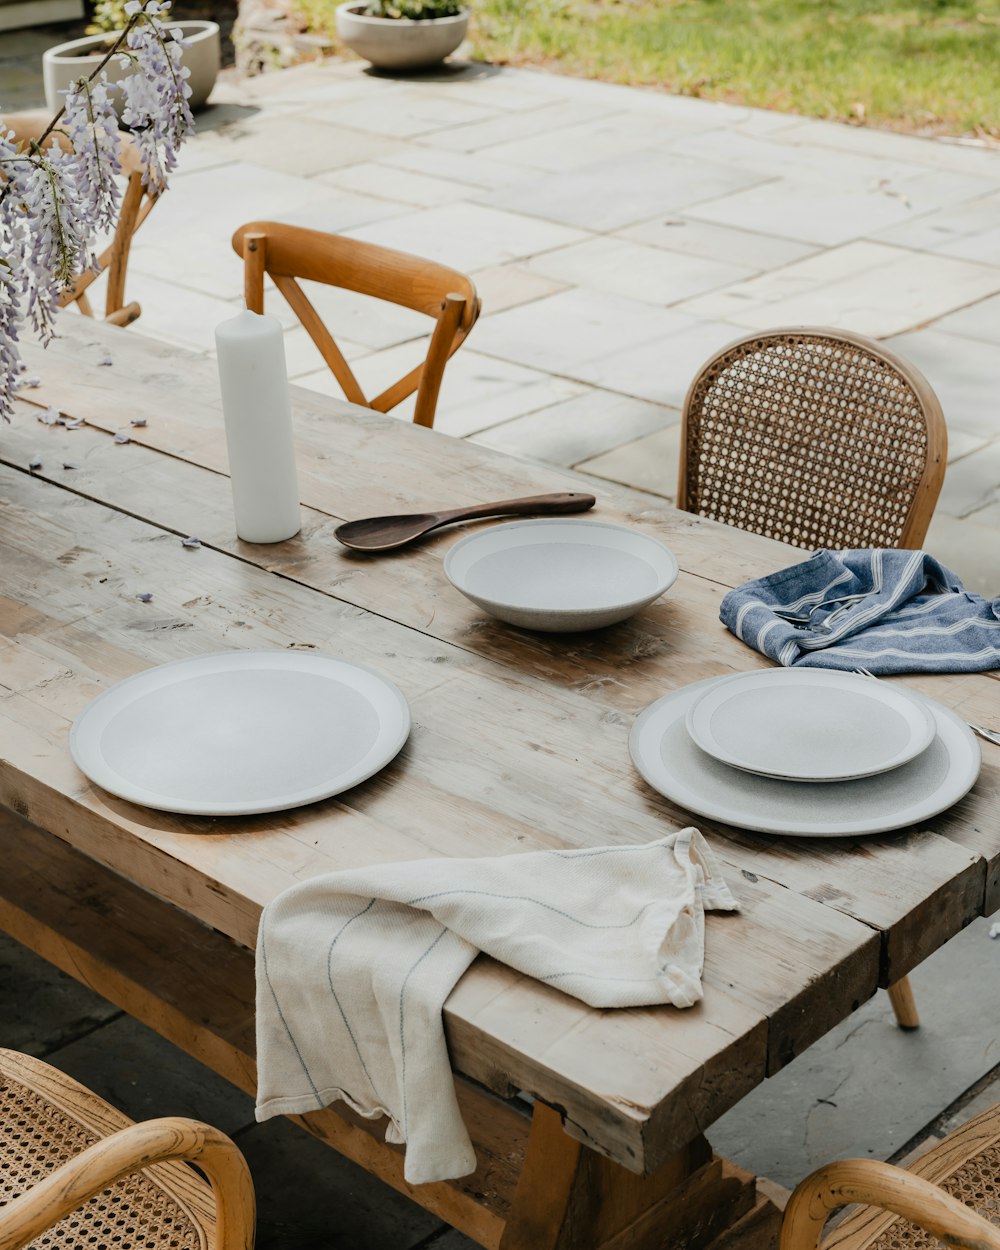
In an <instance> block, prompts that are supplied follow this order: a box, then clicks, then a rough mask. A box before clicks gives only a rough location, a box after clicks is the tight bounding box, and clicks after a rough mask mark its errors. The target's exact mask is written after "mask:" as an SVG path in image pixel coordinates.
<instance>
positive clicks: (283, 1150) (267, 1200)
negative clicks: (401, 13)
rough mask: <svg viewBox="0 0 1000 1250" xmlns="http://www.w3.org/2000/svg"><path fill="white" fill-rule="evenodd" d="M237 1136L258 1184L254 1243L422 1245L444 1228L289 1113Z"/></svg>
mask: <svg viewBox="0 0 1000 1250" xmlns="http://www.w3.org/2000/svg"><path fill="white" fill-rule="evenodd" d="M236 1144H237V1145H238V1146H239V1148H240V1149H241V1150H242V1151H243V1153H244V1155H245V1156H246V1160H247V1163H248V1164H249V1165H250V1171H251V1174H252V1175H253V1178H254V1183H255V1187H256V1190H257V1218H258V1240H257V1245H258V1247H259V1248H260V1250H416V1248H417V1247H420V1248H421V1250H423V1247H424V1246H426V1245H428V1243H430V1244H433V1241H432V1238H433V1237H434V1234H435V1233H437V1232H441V1233H442V1235H443V1233H444V1230H445V1226H444V1225H443V1224H442V1223H441V1221H440V1220H438V1219H437V1218H436V1217H435V1216H433V1215H430V1214H429V1213H428V1212H426V1211H425V1210H424V1209H423V1208H422V1207H420V1206H418V1205H417V1204H416V1203H415V1202H411V1201H410V1200H409V1199H408V1198H405V1197H403V1195H402V1194H397V1193H396V1191H395V1190H393V1189H390V1188H389V1187H388V1186H387V1185H383V1184H382V1183H381V1182H380V1181H377V1180H375V1179H374V1178H373V1177H372V1176H370V1175H369V1174H368V1173H367V1172H365V1171H364V1170H363V1169H362V1168H360V1167H358V1166H357V1165H356V1164H354V1163H351V1162H350V1161H349V1160H348V1159H345V1158H343V1156H341V1155H338V1154H337V1152H336V1151H335V1150H331V1149H330V1147H329V1146H325V1145H324V1144H323V1143H322V1142H320V1141H317V1140H316V1139H315V1138H313V1137H310V1136H309V1134H308V1133H306V1132H305V1130H304V1129H300V1128H298V1127H297V1126H296V1125H294V1124H289V1123H288V1121H287V1120H281V1119H278V1120H268V1121H266V1122H265V1123H263V1124H257V1125H254V1126H253V1127H252V1128H249V1129H247V1130H246V1131H244V1132H241V1133H239V1134H237V1136H236ZM469 1245H470V1246H471V1245H472V1243H471V1242H470V1243H469Z"/></svg>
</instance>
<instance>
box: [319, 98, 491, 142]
mask: <svg viewBox="0 0 1000 1250" xmlns="http://www.w3.org/2000/svg"><path fill="white" fill-rule="evenodd" d="M371 94H372V93H370V92H369V93H367V94H366V95H365V96H362V97H360V98H355V99H351V100H340V101H337V102H336V103H335V104H332V105H331V106H330V107H329V108H325V107H319V108H314V109H312V110H310V116H312V117H315V118H316V119H317V120H319V121H322V122H327V123H332V124H333V125H335V126H337V127H346V128H347V129H352V130H360V131H369V132H371V133H372V134H377V135H385V136H387V137H388V138H391V139H400V138H402V139H411V138H417V137H419V136H420V135H427V134H433V133H435V132H436V131H439V130H450V129H451V128H452V127H454V126H468V125H471V124H472V123H474V122H487V121H491V120H493V119H494V118H496V117H500V116H502V115H503V114H502V113H501V111H500V110H499V109H497V108H496V107H491V106H490V105H489V104H487V103H486V102H485V101H476V102H473V101H472V100H469V99H464V100H456V99H451V98H449V96H448V93H447V91H442V92H441V93H440V94H430V93H428V92H426V91H423V90H421V89H420V87H419V86H412V87H405V86H404V87H402V88H401V89H397V90H396V91H393V92H390V93H386V94H385V95H382V96H381V97H380V98H376V99H372V98H371Z"/></svg>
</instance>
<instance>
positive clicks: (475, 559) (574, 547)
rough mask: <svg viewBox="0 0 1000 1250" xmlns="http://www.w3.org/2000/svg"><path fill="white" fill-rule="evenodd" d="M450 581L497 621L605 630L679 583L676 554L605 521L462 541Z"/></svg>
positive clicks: (511, 529)
mask: <svg viewBox="0 0 1000 1250" xmlns="http://www.w3.org/2000/svg"><path fill="white" fill-rule="evenodd" d="M444 572H445V576H446V577H447V578H448V580H449V581H450V582H451V584H452V585H453V586H454V587H455V588H456V589H457V590H460V591H461V592H462V594H463V595H465V596H466V597H467V598H469V599H471V600H472V602H473V603H475V604H478V606H479V607H481V608H483V609H484V610H485V611H486V612H489V613H490V614H491V615H492V616H495V617H498V618H499V619H500V620H501V621H507V622H508V623H509V624H511V625H519V626H521V628H523V629H541V630H550V631H555V632H559V631H570V630H580V629H603V628H604V627H605V626H607V625H614V624H616V623H617V622H618V621H624V620H625V618H626V617H629V616H631V615H632V614H633V613H634V612H638V611H639V610H640V608H644V607H646V606H647V605H648V604H650V603H652V602H653V600H654V599H658V598H659V597H660V595H662V594H663V592H664V591H665V590H667V589H668V587H670V586H671V585H673V582H674V579H675V578H676V577H677V560H676V558H675V557H674V554H673V552H672V551H670V550H668V549H667V548H666V547H664V546H663V544H662V543H658V542H657V541H656V539H655V538H649V537H648V536H647V535H645V534H640V533H638V532H637V531H635V530H631V529H626V527H625V526H623V525H607V524H605V523H604V522H601V521H576V520H562V519H552V518H550V519H545V520H537V521H513V522H510V523H508V524H506V525H494V526H491V527H490V528H489V529H485V530H480V531H479V532H477V533H475V534H470V535H469V536H468V537H467V538H463V539H461V540H460V541H459V542H457V543H455V545H454V546H453V547H452V548H451V550H450V551H449V552H448V554H447V556H446V557H445V561H444Z"/></svg>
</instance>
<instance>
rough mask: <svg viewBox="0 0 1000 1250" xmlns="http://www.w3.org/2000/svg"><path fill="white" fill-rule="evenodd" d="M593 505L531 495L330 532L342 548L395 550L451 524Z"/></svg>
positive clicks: (590, 500) (573, 496)
mask: <svg viewBox="0 0 1000 1250" xmlns="http://www.w3.org/2000/svg"><path fill="white" fill-rule="evenodd" d="M596 502H597V500H596V499H595V498H594V496H593V495H583V494H578V493H577V492H575V491H566V492H564V493H563V494H558V495H531V496H530V497H529V498H527V499H502V500H500V502H499V503H479V504H475V505H474V506H473V507H471V508H452V509H451V511H449V512H415V513H413V514H412V515H410V516H372V517H365V518H364V520H361V521H346V522H345V523H344V524H343V525H340V526H338V527H337V529H335V530H334V531H333V533H334V537H336V538H337V539H339V541H340V542H342V543H343V544H344V546H345V547H350V548H352V550H354V551H392V550H394V549H395V548H396V547H405V546H406V544H407V543H412V542H413V540H414V539H415V538H422V537H423V535H424V534H428V533H430V531H431V530H436V529H437V528H438V526H440V525H451V524H452V523H453V522H454V521H471V520H474V519H475V518H476V517H488V516H522V515H524V514H526V513H542V514H543V515H544V514H547V513H562V512H586V510H587V509H588V508H592V507H593V506H594V504H595V503H596Z"/></svg>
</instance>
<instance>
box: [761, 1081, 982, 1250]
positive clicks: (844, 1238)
mask: <svg viewBox="0 0 1000 1250" xmlns="http://www.w3.org/2000/svg"><path fill="white" fill-rule="evenodd" d="M848 1203H861V1204H863V1205H862V1206H861V1207H859V1208H858V1209H857V1210H854V1211H851V1212H849V1213H848V1214H847V1215H846V1216H845V1218H844V1219H843V1220H842V1221H841V1222H840V1223H838V1224H837V1225H836V1226H835V1227H834V1228H833V1229H832V1230H831V1232H830V1234H829V1235H828V1236H827V1237H826V1238H825V1239H824V1240H823V1250H932V1248H933V1247H936V1246H937V1244H938V1241H939V1240H941V1241H944V1242H945V1243H946V1244H947V1245H949V1246H961V1247H965V1248H966V1250H1000V1227H998V1225H1000V1106H998V1107H993V1108H992V1109H991V1110H989V1111H985V1112H983V1114H982V1115H979V1116H977V1117H976V1118H975V1119H973V1120H970V1121H969V1123H968V1124H966V1125H963V1127H962V1128H960V1129H958V1130H956V1132H954V1133H952V1134H951V1135H950V1136H949V1137H946V1138H945V1139H944V1141H942V1142H941V1144H940V1145H938V1146H935V1147H934V1149H933V1150H931V1151H930V1152H929V1153H927V1154H925V1155H924V1156H923V1157H922V1158H921V1159H918V1160H917V1162H916V1163H914V1164H912V1165H911V1167H910V1168H909V1169H907V1170H904V1169H903V1168H896V1167H892V1166H891V1165H890V1164H888V1163H878V1162H876V1161H875V1160H873V1159H846V1160H844V1161H843V1162H841V1163H831V1164H828V1165H827V1166H826V1167H822V1168H819V1169H818V1171H816V1172H813V1173H812V1175H810V1176H807V1177H806V1179H805V1180H804V1181H802V1183H801V1184H800V1185H798V1187H797V1188H796V1190H795V1192H794V1193H793V1194H792V1196H791V1198H790V1199H789V1202H788V1206H787V1208H786V1209H785V1217H784V1222H783V1224H782V1228H781V1241H780V1250H817V1247H818V1246H819V1244H820V1240H821V1238H822V1235H823V1227H824V1224H825V1223H826V1220H827V1217H828V1216H829V1215H830V1214H831V1212H833V1211H834V1210H836V1209H837V1208H838V1207H842V1206H844V1205H846V1204H848Z"/></svg>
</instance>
